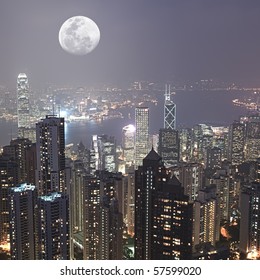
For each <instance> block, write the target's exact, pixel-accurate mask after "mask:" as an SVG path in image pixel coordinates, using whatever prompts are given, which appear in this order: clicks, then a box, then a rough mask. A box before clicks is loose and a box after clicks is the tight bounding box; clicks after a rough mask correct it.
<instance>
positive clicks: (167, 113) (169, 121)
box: [164, 85, 176, 129]
mask: <svg viewBox="0 0 260 280" xmlns="http://www.w3.org/2000/svg"><path fill="white" fill-rule="evenodd" d="M164 128H166V129H176V104H175V103H174V102H173V101H172V100H171V87H170V85H168V86H167V85H166V86H165V101H164Z"/></svg>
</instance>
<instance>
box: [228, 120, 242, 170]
mask: <svg viewBox="0 0 260 280" xmlns="http://www.w3.org/2000/svg"><path fill="white" fill-rule="evenodd" d="M244 146H245V125H244V124H242V123H239V122H238V121H235V122H233V123H232V125H231V126H230V127H229V160H230V161H231V163H232V165H238V164H241V163H242V162H243V161H244Z"/></svg>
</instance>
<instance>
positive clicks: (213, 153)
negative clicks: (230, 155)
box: [206, 147, 222, 169]
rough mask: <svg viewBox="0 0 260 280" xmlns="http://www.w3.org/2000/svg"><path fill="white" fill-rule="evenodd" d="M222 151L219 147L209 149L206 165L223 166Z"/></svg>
mask: <svg viewBox="0 0 260 280" xmlns="http://www.w3.org/2000/svg"><path fill="white" fill-rule="evenodd" d="M221 158H222V151H221V149H220V148H218V147H213V148H208V149H207V160H206V167H207V168H211V169H217V168H220V167H221Z"/></svg>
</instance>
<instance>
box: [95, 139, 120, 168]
mask: <svg viewBox="0 0 260 280" xmlns="http://www.w3.org/2000/svg"><path fill="white" fill-rule="evenodd" d="M91 146H92V147H91V151H90V165H91V169H92V171H93V168H94V166H95V170H108V171H109V172H116V170H117V158H116V140H115V137H112V136H108V135H105V134H104V135H92V143H91ZM92 171H91V172H92ZM92 173H93V172H92Z"/></svg>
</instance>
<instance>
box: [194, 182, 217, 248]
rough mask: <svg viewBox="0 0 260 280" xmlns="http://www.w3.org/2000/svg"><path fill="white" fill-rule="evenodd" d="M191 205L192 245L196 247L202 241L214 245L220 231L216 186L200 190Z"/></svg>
mask: <svg viewBox="0 0 260 280" xmlns="http://www.w3.org/2000/svg"><path fill="white" fill-rule="evenodd" d="M193 207H194V225H193V232H194V236H193V240H194V241H193V246H194V247H196V246H198V245H199V244H203V243H204V244H206V243H210V244H211V245H213V246H215V245H216V242H217V241H218V240H219V232H220V220H219V215H218V205H217V196H216V186H212V187H208V188H206V189H205V190H200V191H199V192H198V197H197V199H196V200H195V202H194V206H193Z"/></svg>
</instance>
